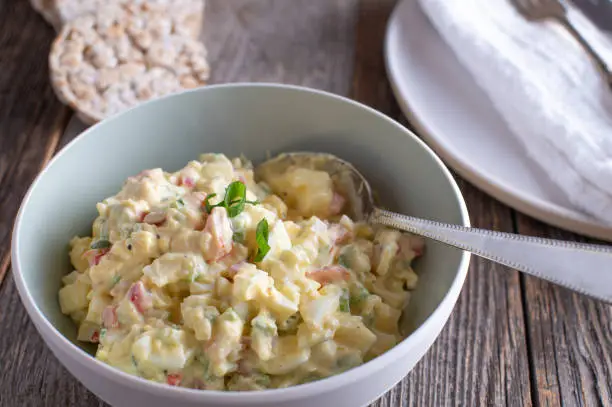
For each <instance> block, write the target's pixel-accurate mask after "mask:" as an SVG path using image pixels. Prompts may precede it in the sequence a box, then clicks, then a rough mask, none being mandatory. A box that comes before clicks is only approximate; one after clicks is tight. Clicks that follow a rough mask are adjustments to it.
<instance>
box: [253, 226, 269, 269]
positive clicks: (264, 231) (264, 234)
mask: <svg viewBox="0 0 612 407" xmlns="http://www.w3.org/2000/svg"><path fill="white" fill-rule="evenodd" d="M268 236H269V231H268V221H267V220H266V218H263V219H262V220H260V221H259V223H258V224H257V229H256V231H255V241H256V242H257V252H255V258H254V261H255V262H259V261H262V260H263V259H264V257H266V254H268V252H269V251H270V245H269V244H268Z"/></svg>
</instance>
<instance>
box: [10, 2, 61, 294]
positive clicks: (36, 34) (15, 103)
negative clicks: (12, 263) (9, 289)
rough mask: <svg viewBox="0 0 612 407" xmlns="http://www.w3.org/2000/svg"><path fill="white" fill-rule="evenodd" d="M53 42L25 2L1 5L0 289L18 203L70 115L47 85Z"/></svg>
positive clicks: (48, 32)
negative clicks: (49, 49)
mask: <svg viewBox="0 0 612 407" xmlns="http://www.w3.org/2000/svg"><path fill="white" fill-rule="evenodd" d="M52 39H53V30H51V28H49V27H47V26H46V25H45V24H44V23H43V21H42V19H40V18H39V17H38V15H37V14H36V13H34V12H33V11H32V9H31V7H30V5H29V3H28V2H27V0H20V1H1V2H0V63H1V70H0V284H1V283H2V279H3V277H4V275H5V273H6V270H7V269H8V265H9V246H10V235H11V231H12V227H13V220H14V218H15V215H16V214H17V210H18V208H19V204H20V202H21V199H22V197H23V196H24V194H25V192H26V191H27V188H28V187H29V185H30V183H31V182H32V180H33V179H34V177H35V176H36V174H37V173H38V171H40V169H41V168H42V166H43V165H44V163H45V162H46V160H48V159H49V157H50V156H51V155H52V154H53V151H54V150H55V147H56V145H57V142H58V140H59V138H60V136H61V134H62V131H63V127H64V126H65V125H66V122H67V118H68V114H69V113H68V109H66V108H64V107H63V106H62V105H61V104H60V103H59V102H58V101H57V99H56V98H55V96H54V94H53V91H52V90H51V86H50V85H49V81H48V69H47V50H48V48H49V46H50V44H51V41H52Z"/></svg>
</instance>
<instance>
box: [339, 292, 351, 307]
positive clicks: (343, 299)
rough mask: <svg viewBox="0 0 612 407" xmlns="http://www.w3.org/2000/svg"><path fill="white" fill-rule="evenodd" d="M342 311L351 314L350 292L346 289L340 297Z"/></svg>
mask: <svg viewBox="0 0 612 407" xmlns="http://www.w3.org/2000/svg"><path fill="white" fill-rule="evenodd" d="M340 311H342V312H351V306H350V300H349V292H348V290H347V289H346V288H344V289H342V294H341V295H340Z"/></svg>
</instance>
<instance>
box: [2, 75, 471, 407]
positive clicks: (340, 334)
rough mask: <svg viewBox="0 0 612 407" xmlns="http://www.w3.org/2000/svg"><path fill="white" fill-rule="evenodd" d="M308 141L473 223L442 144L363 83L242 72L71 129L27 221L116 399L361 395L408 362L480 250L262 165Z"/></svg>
mask: <svg viewBox="0 0 612 407" xmlns="http://www.w3.org/2000/svg"><path fill="white" fill-rule="evenodd" d="M293 151H310V152H316V153H319V152H320V153H331V154H334V155H336V156H338V157H340V158H342V159H344V160H346V161H348V162H351V163H352V164H354V165H355V166H356V167H357V168H358V169H359V170H360V171H361V172H362V173H363V174H364V175H365V176H366V178H367V179H368V180H369V182H370V184H371V186H372V187H373V189H374V190H375V193H376V198H377V201H378V203H379V205H381V206H383V207H387V208H389V209H392V210H395V211H398V212H403V213H406V214H410V215H414V216H419V217H423V218H429V219H435V220H439V221H444V222H449V223H457V224H463V225H469V220H468V215H467V211H466V208H465V203H464V201H463V198H462V196H461V193H460V192H459V189H458V187H457V185H456V184H455V182H454V180H453V178H452V176H451V175H450V173H449V171H448V170H447V169H446V167H445V166H444V165H443V164H442V162H441V161H440V160H439V159H438V158H437V157H436V156H435V154H434V153H433V152H432V151H431V150H430V149H429V148H428V147H427V146H426V145H425V144H424V143H422V142H421V141H420V140H419V139H418V138H417V137H416V136H415V135H414V134H412V133H411V132H410V131H408V130H407V129H405V128H404V127H402V126H401V125H399V124H398V123H396V122H394V121H393V120H391V119H389V118H388V117H386V116H384V115H382V114H380V113H378V112H376V111H374V110H372V109H370V108H368V107H366V106H363V105H361V104H358V103H356V102H354V101H351V100H349V99H346V98H343V97H339V96H335V95H331V94H328V93H325V92H321V91H317V90H313V89H307V88H301V87H294V86H287V85H274V84H231V85H215V86H208V87H205V88H201V89H196V90H192V91H188V92H184V93H180V94H176V95H172V96H168V97H164V98H161V99H158V100H155V101H151V102H147V103H144V104H143V105H141V106H138V107H136V108H134V109H132V110H129V111H127V112H125V113H122V114H120V115H118V116H116V117H113V118H110V119H108V120H105V121H103V122H102V123H99V124H97V125H95V126H93V127H91V128H90V129H88V130H86V131H85V132H84V133H83V134H81V135H80V136H79V137H77V138H76V139H75V140H74V141H73V142H71V143H70V144H69V145H67V146H66V147H65V148H64V149H63V150H62V151H61V152H60V153H59V154H58V155H57V156H56V157H55V158H54V159H53V160H52V161H51V163H50V164H49V165H48V166H47V167H46V168H45V169H44V170H43V171H42V173H41V174H40V175H39V176H38V178H37V179H36V180H35V182H34V183H33V185H32V186H31V188H30V190H29V191H28V193H27V195H26V197H25V199H24V201H23V203H22V206H21V209H20V211H19V215H18V217H17V220H16V223H15V227H14V232H13V247H12V264H13V270H14V276H15V281H16V283H17V287H18V290H19V294H20V296H21V299H22V302H23V304H24V305H25V307H26V309H27V311H28V313H29V315H30V317H31V319H32V321H33V322H34V324H35V326H36V328H37V330H38V332H39V333H40V335H41V337H42V338H43V340H44V341H45V342H46V343H47V345H48V347H49V348H50V349H51V351H52V352H53V353H54V354H55V356H56V357H57V359H58V360H59V362H61V363H62V364H63V365H64V366H65V367H66V368H67V369H68V371H69V372H70V373H71V374H72V375H74V376H75V377H76V378H77V379H78V380H79V381H81V382H82V383H83V384H84V385H85V386H86V387H87V388H88V389H90V390H91V391H92V392H93V393H95V394H96V395H97V396H98V397H100V398H101V399H102V400H104V401H106V402H107V403H109V404H111V405H113V406H134V405H143V406H144V405H146V406H151V407H157V406H160V407H161V406H168V405H172V406H177V407H178V406H211V407H216V406H236V407H238V406H261V407H264V406H265V407H268V406H286V407H306V406H312V405H321V406H338V407H345V406H346V407H355V406H357V407H359V406H366V405H368V404H369V403H371V402H372V401H373V400H375V399H376V398H377V397H379V396H380V395H381V394H383V393H384V392H385V391H387V390H388V389H390V388H391V387H392V386H393V385H395V384H396V383H397V382H398V381H399V380H401V379H402V378H403V377H404V376H405V375H406V374H407V373H408V372H409V371H410V370H411V369H412V367H413V366H414V365H415V364H416V363H417V362H418V361H419V360H420V358H421V357H422V356H423V355H424V354H425V352H427V350H428V349H429V347H430V346H431V344H432V343H433V341H434V340H435V339H436V337H437V336H438V335H439V333H440V331H441V329H442V327H443V326H444V324H445V322H446V321H447V319H448V317H449V315H450V313H451V311H452V309H453V307H454V304H455V303H456V301H457V298H458V295H459V292H460V290H461V287H462V285H463V282H464V279H465V276H466V273H467V267H468V263H469V255H468V254H466V253H463V252H461V251H459V250H456V249H453V248H450V247H447V246H444V245H442V244H439V243H436V242H432V241H426V240H424V239H422V238H419V237H417V236H414V235H410V234H407V233H400V232H398V231H395V230H392V229H388V228H384V227H379V226H376V227H375V226H373V225H370V224H368V223H367V221H364V220H363V219H358V217H357V216H353V214H352V213H351V212H350V211H349V210H348V205H347V202H348V199H347V197H346V196H344V195H343V192H342V190H341V189H340V188H338V186H337V185H336V184H335V182H334V179H333V177H332V176H330V174H328V173H327V172H324V171H320V170H316V169H312V168H299V167H291V166H290V167H289V168H286V167H285V168H282V169H279V170H278V171H274V170H269V169H267V170H266V171H265V172H263V171H258V165H259V164H260V163H262V162H264V161H265V160H267V159H269V158H271V157H274V156H276V155H278V154H282V153H285V152H293Z"/></svg>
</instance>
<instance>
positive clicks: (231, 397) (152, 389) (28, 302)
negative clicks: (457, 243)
mask: <svg viewBox="0 0 612 407" xmlns="http://www.w3.org/2000/svg"><path fill="white" fill-rule="evenodd" d="M248 88H263V89H278V90H283V91H291V92H305V93H310V94H313V95H317V96H320V97H323V98H331V99H335V100H336V101H340V102H343V103H348V104H350V105H353V106H355V107H357V108H359V109H361V110H364V111H365V112H367V113H369V114H371V115H373V116H374V117H377V118H378V119H379V120H383V121H386V122H387V123H389V124H391V125H393V126H394V127H395V128H396V129H398V130H399V131H401V132H402V133H404V134H405V135H406V136H407V137H411V138H413V139H414V140H415V141H416V142H417V143H418V144H419V145H420V146H421V147H422V148H423V149H424V150H425V152H426V153H427V154H429V156H430V157H431V158H432V159H433V160H434V162H435V163H436V164H438V167H439V168H440V170H441V171H442V173H443V174H444V176H445V177H446V179H447V181H448V182H449V184H450V186H451V189H452V191H453V192H454V194H455V198H456V199H457V202H458V204H459V208H458V209H459V212H460V215H461V218H462V223H463V226H466V227H469V226H470V219H469V214H468V210H467V206H466V203H465V200H464V197H463V194H462V193H461V191H460V189H459V187H458V185H457V183H456V181H455V179H454V178H453V176H452V175H451V173H450V171H449V170H448V168H447V167H446V165H445V164H444V163H443V162H442V160H441V159H440V158H439V157H438V156H437V155H436V153H435V152H434V151H433V150H432V149H431V148H430V147H429V146H428V145H427V144H425V142H423V141H422V140H421V139H420V138H419V137H418V136H416V134H415V133H414V132H412V131H411V130H409V129H408V128H406V127H404V126H403V125H401V124H400V123H398V122H397V121H395V120H393V119H391V118H390V117H388V116H387V115H385V114H383V113H381V112H379V111H377V110H375V109H373V108H371V107H369V106H367V105H365V104H363V103H360V102H358V101H356V100H352V99H350V98H348V97H344V96H341V95H337V94H334V93H331V92H327V91H323V90H319V89H314V88H310V87H304V86H297V85H288V84H280V83H266V82H259V83H252V82H238V83H227V84H216V85H208V86H205V87H201V88H196V89H190V90H186V91H182V92H178V93H174V94H171V95H166V96H164V97H161V98H158V99H154V100H150V101H147V102H144V103H141V104H139V105H137V106H135V107H132V108H130V109H128V110H126V111H124V112H122V113H119V114H117V115H115V116H113V117H110V118H108V119H106V120H104V121H102V122H100V123H97V124H95V125H93V126H91V127H89V128H87V129H86V130H84V131H83V132H81V133H80V134H79V135H78V136H76V137H75V138H74V139H73V140H71V141H70V142H69V143H68V144H67V145H66V146H64V147H63V148H62V149H61V150H60V151H59V152H58V153H57V154H56V155H55V156H54V157H53V158H52V159H51V160H50V161H49V162H48V163H47V165H45V167H44V168H43V169H42V170H41V171H40V172H39V174H38V175H37V176H36V178H35V179H34V181H33V182H32V184H31V185H30V187H29V188H28V191H27V192H26V194H25V196H24V198H23V200H22V202H21V204H20V207H19V211H18V213H17V216H16V218H15V223H14V227H13V233H12V248H11V263H12V269H13V279H14V280H15V283H16V286H17V291H18V293H19V296H20V298H21V302H22V303H23V305H24V306H25V308H26V311H27V312H28V315H29V316H30V318H31V319H32V322H34V325H35V327H36V328H37V330H38V332H39V334H40V336H41V337H42V339H43V341H44V342H47V341H52V342H53V344H54V345H55V346H57V347H58V348H59V349H62V350H65V351H66V352H67V353H69V354H71V355H72V356H73V359H74V360H75V361H76V363H78V364H79V365H82V366H84V367H85V368H87V369H88V370H90V371H96V372H97V373H98V374H100V375H102V376H104V377H105V378H106V379H108V380H109V381H112V382H115V383H116V382H119V381H120V382H121V384H123V385H128V386H129V387H131V388H133V389H135V390H138V391H144V392H148V393H150V394H154V395H155V394H159V395H162V394H163V395H165V396H168V392H171V393H173V394H174V396H176V397H177V398H183V399H189V400H192V401H210V402H215V401H219V402H236V403H240V402H247V403H248V402H249V401H250V402H253V401H257V402H260V403H261V402H273V401H275V402H279V401H285V400H290V399H295V398H300V397H301V396H302V395H303V394H304V393H305V392H307V393H309V392H316V393H326V392H330V391H332V390H334V389H336V388H339V387H343V386H345V385H347V384H350V383H352V382H355V381H358V380H360V379H362V378H364V377H365V376H368V375H369V374H371V373H372V372H376V371H380V370H382V369H383V368H384V367H385V366H387V365H390V364H391V363H392V362H393V361H395V360H398V359H400V358H401V356H402V355H403V354H405V353H407V351H408V350H409V349H410V348H411V345H414V344H418V343H419V342H420V340H421V339H423V338H422V337H426V336H427V335H426V331H427V327H428V325H430V324H431V323H432V322H431V321H432V320H435V319H439V318H444V319H445V321H444V322H446V318H448V317H445V316H444V313H445V312H446V311H447V309H448V308H449V307H450V308H451V310H452V308H454V305H455V303H456V301H457V299H458V297H459V293H460V291H461V288H462V287H463V284H464V281H465V278H466V276H467V271H468V266H469V262H470V256H471V255H470V253H468V252H463V253H462V255H461V260H460V261H459V264H458V266H457V274H456V276H455V278H454V280H453V282H452V283H451V286H450V288H449V290H448V291H447V292H446V294H445V295H444V297H443V298H442V300H441V301H440V302H439V304H438V305H437V306H436V308H435V309H434V311H433V312H432V313H431V315H429V316H428V317H427V318H426V319H425V321H423V322H422V323H421V324H420V325H419V326H418V327H417V328H416V329H415V330H414V331H413V332H412V333H411V334H410V335H408V336H407V337H406V338H404V339H403V340H402V341H401V342H399V343H398V344H397V345H395V346H394V347H393V348H391V349H390V350H388V351H386V352H385V353H383V354H382V355H379V356H377V357H376V358H374V359H372V360H370V361H368V362H366V363H364V364H362V365H359V366H357V367H355V368H352V369H350V370H347V371H345V372H342V373H340V374H337V375H333V376H329V377H326V378H324V379H321V380H317V381H314V382H310V383H305V384H300V385H295V386H290V387H287V388H281V389H266V390H256V391H248V392H230V391H220V390H197V389H189V388H184V387H177V386H170V385H168V384H165V383H157V382H153V381H149V380H146V379H143V378H141V377H138V376H133V375H130V374H128V373H124V372H122V371H120V370H119V369H116V368H114V367H112V366H110V365H107V364H105V363H103V362H101V361H99V360H98V359H95V358H94V357H93V356H92V355H90V354H88V353H87V352H85V351H84V350H82V349H81V348H79V347H78V346H77V345H75V344H74V343H73V342H71V341H70V340H68V338H66V337H65V336H64V335H62V333H61V332H59V330H58V329H57V328H56V327H55V326H54V325H53V324H51V322H50V321H49V320H48V319H47V318H46V317H45V316H44V314H43V313H42V311H41V310H40V309H39V308H38V306H37V304H36V302H35V301H34V299H33V296H32V294H31V292H30V290H29V288H28V287H27V285H26V282H25V279H24V277H23V275H22V273H21V261H20V256H19V253H20V245H19V241H20V239H19V235H20V230H21V224H22V221H23V217H24V210H25V207H26V206H27V204H28V202H29V200H30V198H31V195H32V193H33V191H34V190H35V189H36V187H37V185H38V183H39V182H40V180H41V178H42V177H43V176H44V174H45V173H46V172H47V171H48V169H49V168H51V167H52V166H53V165H54V164H55V162H56V161H57V160H60V159H61V157H62V156H63V155H64V154H66V152H67V151H69V150H70V149H71V148H73V146H74V145H75V144H76V143H78V142H79V141H80V140H82V139H83V138H85V137H88V134H90V133H92V132H93V131H95V129H96V128H97V127H99V126H104V125H105V123H108V122H111V121H114V120H117V119H118V118H120V117H122V116H123V115H128V114H130V112H131V111H132V110H135V109H146V108H147V107H148V106H149V105H151V104H155V103H159V102H161V101H164V100H168V99H173V98H181V97H183V95H185V94H190V93H195V92H207V91H209V90H217V89H248ZM449 314H450V312H449ZM438 335H439V332H438V333H437V334H436V337H437V336H438ZM47 346H49V344H47ZM53 353H55V352H53ZM56 357H57V355H56ZM58 359H59V358H58ZM60 362H61V360H60ZM62 364H63V362H62ZM77 380H78V379H77ZM79 381H80V380H79Z"/></svg>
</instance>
